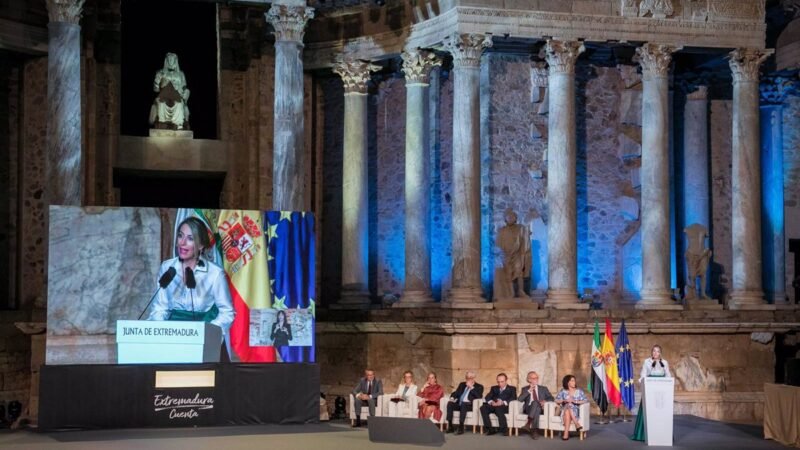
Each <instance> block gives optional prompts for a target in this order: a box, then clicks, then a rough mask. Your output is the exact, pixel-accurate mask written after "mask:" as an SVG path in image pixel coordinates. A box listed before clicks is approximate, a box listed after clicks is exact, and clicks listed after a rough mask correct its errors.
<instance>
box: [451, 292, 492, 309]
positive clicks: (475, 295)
mask: <svg viewBox="0 0 800 450" xmlns="http://www.w3.org/2000/svg"><path fill="white" fill-rule="evenodd" d="M481 294H482V292H481V289H480V288H452V289H450V292H448V296H447V301H446V302H442V306H441V307H442V308H447V309H492V304H491V303H489V302H487V301H486V299H484V298H483V297H482V296H481Z"/></svg>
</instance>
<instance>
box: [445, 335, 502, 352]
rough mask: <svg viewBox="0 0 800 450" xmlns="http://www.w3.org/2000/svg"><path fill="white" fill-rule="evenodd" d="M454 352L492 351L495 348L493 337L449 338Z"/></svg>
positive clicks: (465, 336)
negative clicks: (462, 350)
mask: <svg viewBox="0 0 800 450" xmlns="http://www.w3.org/2000/svg"><path fill="white" fill-rule="evenodd" d="M451 346H452V348H453V349H454V350H461V349H464V350H494V349H496V348H497V338H496V337H495V336H478V335H457V336H453V337H452V338H451Z"/></svg>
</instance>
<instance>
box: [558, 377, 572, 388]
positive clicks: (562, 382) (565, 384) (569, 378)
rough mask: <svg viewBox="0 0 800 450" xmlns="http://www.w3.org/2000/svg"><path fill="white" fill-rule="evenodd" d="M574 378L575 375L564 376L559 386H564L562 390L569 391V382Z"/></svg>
mask: <svg viewBox="0 0 800 450" xmlns="http://www.w3.org/2000/svg"><path fill="white" fill-rule="evenodd" d="M573 378H575V375H566V376H564V378H563V379H562V380H561V386H564V389H569V380H571V379H573Z"/></svg>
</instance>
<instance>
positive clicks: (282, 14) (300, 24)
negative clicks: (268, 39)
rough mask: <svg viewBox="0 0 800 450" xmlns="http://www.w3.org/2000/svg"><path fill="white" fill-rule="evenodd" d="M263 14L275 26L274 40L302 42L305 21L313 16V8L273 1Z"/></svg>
mask: <svg viewBox="0 0 800 450" xmlns="http://www.w3.org/2000/svg"><path fill="white" fill-rule="evenodd" d="M265 15H266V18H267V21H268V22H269V23H271V24H272V27H273V28H275V40H277V41H294V42H301V43H302V42H303V35H304V34H305V32H306V23H308V21H309V20H311V19H313V18H314V8H308V7H303V6H286V5H278V4H275V3H273V4H272V7H270V8H269V11H267V12H266V14H265Z"/></svg>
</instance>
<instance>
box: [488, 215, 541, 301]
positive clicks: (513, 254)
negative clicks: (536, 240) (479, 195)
mask: <svg viewBox="0 0 800 450" xmlns="http://www.w3.org/2000/svg"><path fill="white" fill-rule="evenodd" d="M505 221H506V225H505V226H503V227H502V228H500V229H499V230H498V231H497V241H496V242H495V244H496V245H497V247H498V248H499V249H500V251H501V252H502V254H503V266H502V268H499V269H497V270H495V279H494V298H495V300H503V299H512V298H522V299H529V298H530V297H529V296H528V294H526V293H525V289H524V283H525V278H530V276H531V262H532V257H531V232H530V230H529V229H528V227H526V226H524V225H520V224H518V223H517V215H516V213H514V211H512V210H511V209H508V210H506V212H505Z"/></svg>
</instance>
